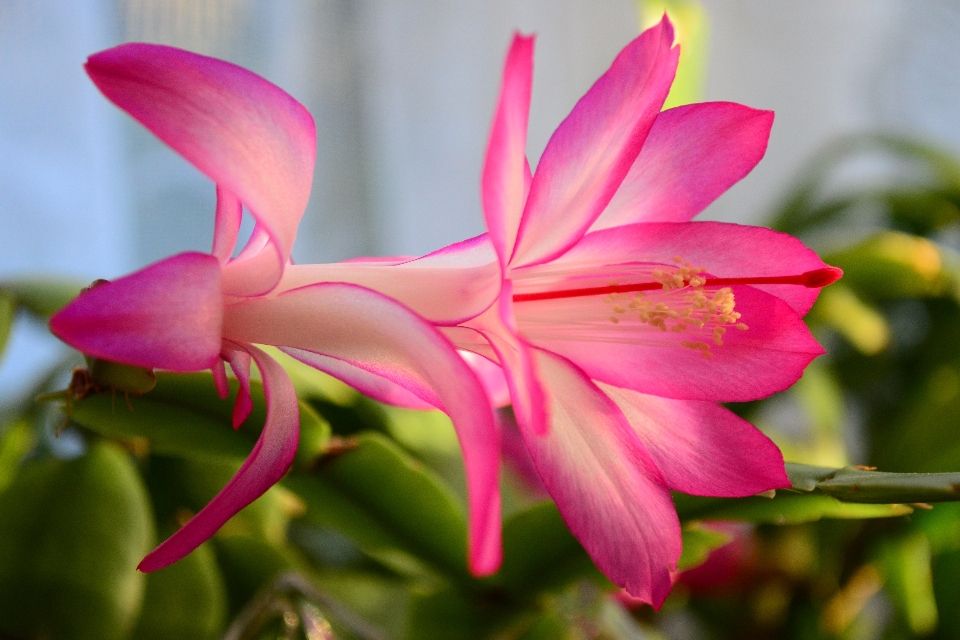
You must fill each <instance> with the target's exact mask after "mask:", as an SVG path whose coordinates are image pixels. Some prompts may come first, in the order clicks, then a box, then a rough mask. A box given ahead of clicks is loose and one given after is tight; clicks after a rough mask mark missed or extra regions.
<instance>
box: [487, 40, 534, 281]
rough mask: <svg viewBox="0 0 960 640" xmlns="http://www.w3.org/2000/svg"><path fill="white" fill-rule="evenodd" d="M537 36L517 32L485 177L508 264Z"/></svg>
mask: <svg viewBox="0 0 960 640" xmlns="http://www.w3.org/2000/svg"><path fill="white" fill-rule="evenodd" d="M533 42H534V38H533V37H532V36H530V37H524V36H521V35H520V34H519V33H517V34H515V35H514V37H513V43H512V44H511V45H510V51H509V52H508V53H507V61H506V63H505V64H504V68H503V85H502V87H501V89H500V98H499V99H498V100H497V108H496V111H495V112H494V117H493V129H492V131H491V132H490V142H489V144H488V145H487V156H486V160H485V161H484V166H483V177H482V180H481V185H482V190H481V191H482V194H483V216H484V218H485V219H486V221H487V229H488V230H489V232H490V239H491V240H492V241H493V245H494V247H496V250H497V256H498V257H499V259H500V264H501V265H503V266H506V263H507V260H509V259H510V256H511V255H512V254H513V244H514V240H515V239H516V237H517V229H518V228H519V226H520V214H522V213H523V204H524V199H525V196H526V192H525V191H526V190H525V188H524V180H525V178H526V171H527V155H526V153H527V120H528V119H529V116H530V90H531V88H532V85H533Z"/></svg>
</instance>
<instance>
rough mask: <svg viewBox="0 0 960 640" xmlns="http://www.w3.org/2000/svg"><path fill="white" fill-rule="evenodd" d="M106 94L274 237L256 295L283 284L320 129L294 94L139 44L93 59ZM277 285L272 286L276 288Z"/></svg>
mask: <svg viewBox="0 0 960 640" xmlns="http://www.w3.org/2000/svg"><path fill="white" fill-rule="evenodd" d="M86 70H87V73H88V74H89V75H90V78H91V79H92V80H93V81H94V83H95V84H96V85H97V87H98V88H99V89H100V91H102V92H103V94H104V95H105V96H106V97H107V98H108V99H110V101H112V102H113V103H114V104H116V105H117V106H118V107H120V108H121V109H123V110H124V111H126V112H127V113H129V114H130V115H131V116H133V117H134V118H136V119H137V120H138V121H139V122H140V123H141V124H143V125H144V126H145V127H147V128H148V129H150V131H152V132H153V133H154V134H155V135H156V136H157V137H158V138H160V139H161V140H163V141H164V142H166V143H167V144H168V145H170V146H171V147H172V148H173V149H174V150H175V151H176V152H177V153H179V154H180V155H182V156H183V157H184V158H186V159H187V160H188V161H189V162H190V163H191V164H193V165H194V166H196V167H197V168H198V169H200V171H202V172H203V173H205V174H206V175H207V176H209V177H210V178H211V179H212V180H213V181H214V182H216V183H217V185H218V186H219V187H222V188H224V189H225V190H227V191H229V192H230V193H232V194H234V195H236V197H237V198H239V199H240V201H241V202H243V203H244V204H246V205H247V207H248V208H249V210H250V213H251V214H252V215H253V216H254V217H255V218H256V219H257V222H258V223H259V224H261V225H262V226H263V227H264V228H265V229H266V230H267V231H268V232H269V234H270V238H271V240H272V242H273V244H275V247H276V250H275V252H274V254H273V255H271V254H268V255H271V258H273V259H272V261H271V263H270V265H269V266H270V270H269V271H267V270H264V271H263V272H262V273H263V274H264V275H263V276H262V277H261V278H260V279H259V280H257V281H256V282H254V281H248V284H250V285H251V286H254V289H253V290H247V291H234V290H232V289H230V288H229V287H228V288H226V292H227V293H229V294H231V295H244V294H245V295H254V294H259V293H265V292H266V291H268V290H269V289H270V288H271V287H272V286H273V285H274V284H275V283H276V281H277V280H279V278H280V275H281V273H282V270H283V267H284V265H285V264H286V262H287V259H288V258H289V256H290V250H291V249H292V248H293V241H294V239H295V237H296V234H297V225H298V224H299V223H300V217H301V216H302V215H303V211H304V209H305V208H306V205H307V199H308V197H309V196H310V185H311V182H312V181H313V163H314V156H315V154H316V131H315V129H314V124H313V118H312V117H311V116H310V114H309V112H308V111H307V110H306V109H305V108H304V107H303V106H302V105H301V104H300V103H298V102H297V101H296V100H294V99H293V98H292V97H291V96H290V95H289V94H287V93H286V92H285V91H283V90H282V89H280V88H279V87H277V86H276V85H273V84H271V83H270V82H267V81H266V80H264V79H263V78H261V77H259V76H258V75H256V74H254V73H251V72H250V71H247V70H246V69H243V68H241V67H238V66H236V65H234V64H231V63H229V62H224V61H222V60H217V59H215V58H208V57H206V56H201V55H197V54H195V53H190V52H187V51H183V50H180V49H175V48H173V47H166V46H162V45H153V44H142V43H130V44H124V45H120V46H119V47H114V48H113V49H108V50H106V51H102V52H100V53H97V54H94V55H92V56H90V58H89V59H88V60H87V63H86ZM271 280H272V282H271Z"/></svg>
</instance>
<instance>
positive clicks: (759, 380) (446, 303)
mask: <svg viewBox="0 0 960 640" xmlns="http://www.w3.org/2000/svg"><path fill="white" fill-rule="evenodd" d="M673 41H674V37H673V29H672V27H671V25H670V23H669V21H668V20H667V19H666V18H664V20H663V21H662V22H661V23H660V24H659V25H657V26H655V27H653V28H651V29H649V30H647V31H645V32H644V33H643V34H642V35H641V36H640V37H638V38H637V39H636V40H634V41H633V42H631V43H630V44H628V45H627V46H626V47H625V48H624V49H623V51H622V52H621V53H620V54H619V55H618V56H617V58H616V60H615V61H614V62H613V65H612V66H611V68H610V69H609V71H607V72H606V73H605V74H604V75H603V76H602V77H601V78H600V79H599V80H598V81H597V82H596V84H594V86H593V87H592V88H591V89H590V90H589V91H588V92H587V94H586V95H585V96H584V97H583V98H582V99H581V100H580V101H579V103H578V104H577V105H576V106H575V107H574V109H573V111H572V113H571V114H570V115H569V116H568V117H567V119H566V120H564V121H563V123H561V125H560V127H559V128H558V129H557V131H556V132H555V133H554V134H553V136H552V138H551V139H550V141H549V143H548V144H547V147H546V149H545V150H544V153H543V156H542V157H541V159H540V162H539V165H538V166H537V169H536V174H535V175H531V172H530V169H529V165H528V164H527V161H526V157H525V147H526V131H527V116H528V112H529V105H530V93H531V80H532V66H533V65H532V58H533V39H532V38H527V37H522V36H519V35H518V36H517V37H515V39H514V41H513V44H512V46H511V48H510V51H509V53H508V55H507V61H506V65H505V70H504V76H503V88H502V90H501V93H500V99H499V102H498V105H497V110H496V114H495V116H494V122H493V131H492V133H491V137H490V143H489V147H488V151H487V157H486V163H485V165H484V171H483V179H482V196H483V207H484V215H485V217H486V221H487V227H488V229H489V234H488V235H485V236H480V237H478V238H474V239H472V240H468V241H465V242H462V243H459V244H456V245H452V246H450V247H447V248H445V249H442V250H440V251H438V252H435V253H433V254H430V255H428V256H425V257H423V258H420V259H417V260H412V261H407V262H394V263H393V264H391V265H389V266H378V265H376V264H374V263H362V262H353V263H348V264H340V265H308V266H300V267H296V266H295V267H292V268H291V269H289V270H288V271H287V272H286V273H285V274H284V279H283V281H282V282H281V284H280V287H279V288H280V289H284V288H287V287H295V286H299V285H300V284H301V283H302V282H305V281H308V280H310V279H313V278H317V277H320V276H321V275H322V276H323V277H326V278H329V279H335V280H342V281H349V282H355V283H359V284H364V285H365V286H369V287H372V288H375V289H377V290H379V291H381V292H383V293H385V294H387V295H390V296H392V297H394V298H396V299H398V300H401V301H403V302H404V303H405V304H407V305H409V306H410V307H411V308H412V309H414V310H416V311H417V312H418V313H420V314H421V315H423V316H424V317H426V318H429V319H430V320H432V321H433V322H434V323H435V324H437V325H438V326H440V327H441V328H442V330H443V332H444V333H445V334H446V335H447V336H448V337H450V339H451V340H452V341H453V342H454V343H455V344H456V345H457V346H458V347H459V348H461V349H464V350H468V351H472V352H474V353H476V354H480V355H482V356H485V357H486V358H488V359H489V360H490V361H492V362H497V363H498V364H499V365H500V366H501V367H502V368H503V370H504V372H505V374H506V379H507V383H508V385H509V388H510V395H511V398H512V400H513V407H514V411H515V413H516V415H517V419H518V423H519V426H520V429H521V432H522V434H523V438H524V442H525V443H526V447H527V450H528V452H529V453H530V456H531V457H532V459H533V461H534V463H535V465H536V467H537V470H538V472H539V474H540V476H541V478H542V480H543V484H544V486H545V487H546V489H547V491H548V492H549V493H550V495H551V496H552V497H553V499H554V500H555V501H556V503H557V506H558V508H559V509H560V512H561V514H562V515H563V517H564V519H565V521H566V523H567V525H568V526H569V527H570V529H571V531H572V532H573V533H574V534H575V535H576V536H577V537H578V538H579V540H580V541H581V543H582V544H583V545H584V547H585V549H586V550H587V551H588V552H589V553H590V555H591V556H592V558H593V559H594V561H595V562H596V563H597V566H598V567H599V568H600V569H601V570H603V572H604V573H605V574H606V575H607V576H608V577H609V578H610V579H611V580H613V582H615V583H616V584H617V585H619V586H622V587H625V588H626V589H627V591H629V593H630V594H632V595H633V596H635V597H638V598H641V599H642V600H643V601H645V602H650V603H652V604H654V605H655V606H659V605H660V604H661V603H662V602H663V600H664V598H666V595H667V593H668V592H669V590H670V586H671V583H672V577H673V574H674V573H675V568H676V563H677V560H678V559H679V556H680V546H681V536H680V526H679V522H678V520H677V514H676V511H675V509H674V507H673V503H672V501H671V497H670V491H671V490H677V491H682V492H686V493H691V494H696V495H707V496H727V497H734V496H747V495H752V494H756V493H759V492H762V491H766V490H769V489H776V488H781V487H787V486H789V485H790V483H789V481H788V479H787V476H786V473H785V471H784V465H783V458H782V456H781V454H780V451H779V450H778V449H777V447H776V446H775V445H774V444H773V443H772V442H771V441H770V440H769V439H767V438H766V437H765V436H764V435H763V434H761V433H760V432H759V431H757V430H756V429H755V428H754V427H753V426H752V425H750V424H749V423H747V422H746V421H744V420H742V419H740V418H738V417H737V416H736V415H734V414H733V413H732V412H730V411H728V410H727V409H725V408H723V407H721V406H719V405H717V404H716V402H717V401H744V400H753V399H757V398H761V397H764V396H767V395H769V394H771V393H774V392H776V391H781V390H783V389H785V388H787V387H788V386H790V385H791V384H792V383H793V382H795V381H796V380H797V379H798V378H799V377H800V375H801V373H802V372H803V369H804V367H805V366H806V365H807V364H809V362H810V361H811V360H812V359H813V358H815V357H816V356H817V355H819V354H821V353H823V350H822V348H821V347H820V345H819V344H817V342H816V341H815V340H814V339H813V337H812V336H811V335H810V332H809V331H808V330H807V328H806V326H805V325H804V323H803V321H802V320H801V315H802V314H804V313H806V312H807V310H809V308H810V306H811V305H812V304H813V302H814V300H815V299H816V296H817V293H818V292H819V288H820V287H822V286H825V285H827V284H829V283H830V282H832V281H834V280H835V279H836V278H838V277H839V275H840V271H839V270H838V269H834V268H832V267H828V266H827V265H825V264H824V263H823V262H822V261H821V260H820V259H819V258H818V257H817V256H816V254H814V253H813V252H812V251H810V250H809V249H807V248H806V247H804V246H803V245H802V244H801V243H800V242H799V241H798V240H797V239H795V238H792V237H790V236H787V235H785V234H781V233H777V232H774V231H771V230H769V229H763V228H757V227H746V226H741V225H734V224H723V223H717V222H690V219H691V218H693V216H695V215H696V214H697V213H699V212H700V211H701V210H703V208H704V207H706V206H707V205H708V204H709V203H710V202H711V201H713V200H714V199H715V198H716V197H717V196H719V195H720V194H721V193H723V192H724V191H725V190H726V189H728V188H729V187H730V186H731V185H732V184H734V183H735V182H737V181H738V180H739V179H740V178H742V177H743V176H744V175H746V174H747V173H748V172H749V171H750V170H751V169H752V168H753V166H754V165H755V164H756V163H757V162H758V161H759V160H760V158H761V157H762V156H763V154H764V151H765V150H766V145H767V139H768V137H769V133H770V127H771V125H772V122H773V114H772V113H771V112H768V111H758V110H755V109H751V108H748V107H744V106H742V105H737V104H731V103H704V104H695V105H689V106H684V107H678V108H675V109H670V110H668V111H665V112H662V113H661V112H660V108H661V106H662V104H663V101H664V99H665V98H666V95H667V92H668V90H669V88H670V84H671V82H672V80H673V76H674V73H675V71H676V65H677V59H678V55H679V50H678V48H677V47H675V46H673Z"/></svg>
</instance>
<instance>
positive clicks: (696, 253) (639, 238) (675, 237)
mask: <svg viewBox="0 0 960 640" xmlns="http://www.w3.org/2000/svg"><path fill="white" fill-rule="evenodd" d="M674 256H677V257H680V258H682V259H683V260H685V261H688V262H690V263H692V264H694V265H696V266H698V267H700V266H702V267H704V268H705V269H706V271H707V272H708V273H710V274H711V275H712V276H715V277H719V278H750V277H768V276H794V275H801V274H803V273H806V272H807V271H814V270H816V269H822V268H824V267H826V266H827V265H826V264H824V262H823V260H821V259H820V257H819V256H818V255H817V254H816V253H814V252H813V251H812V250H810V249H808V248H807V247H806V246H804V244H803V243H802V242H800V240H798V239H796V238H794V237H793V236H790V235H787V234H785V233H780V232H779V231H774V230H772V229H766V228H764V227H749V226H745V225H739V224H731V223H727V222H680V223H671V222H663V223H641V224H631V225H626V226H622V227H615V228H611V229H604V230H603V231H596V232H592V233H588V234H587V235H586V236H584V237H583V239H582V240H581V241H580V242H578V243H577V245H576V246H575V247H573V248H572V249H570V251H568V252H567V253H566V254H564V255H563V256H560V257H559V258H557V259H556V260H554V261H553V262H552V263H551V264H550V265H549V266H550V269H551V270H553V271H554V272H556V273H575V274H577V275H578V276H579V277H580V278H581V279H582V278H583V277H584V276H587V275H589V274H590V272H591V271H594V270H596V271H598V272H599V273H600V277H602V278H603V279H605V280H607V281H609V280H610V279H611V278H612V279H615V280H619V281H620V282H625V281H628V279H629V277H630V271H629V269H630V266H631V265H637V266H638V267H639V268H640V269H641V270H642V269H646V271H647V272H649V267H648V266H647V265H650V264H653V265H657V266H661V265H665V266H666V267H667V268H675V267H676V266H677V265H676V263H675V261H674ZM537 270H540V271H543V270H544V268H543V267H535V268H533V269H529V270H519V271H516V272H515V273H514V274H513V277H514V279H515V280H516V281H517V282H518V283H523V282H524V281H525V280H526V279H531V281H532V279H534V278H536V277H537V276H538V271H537ZM561 285H562V283H559V282H554V283H551V286H553V287H556V288H563V287H562V286H561ZM518 286H520V285H518ZM524 286H525V287H526V285H524ZM540 286H543V285H540ZM752 286H754V287H755V288H757V289H760V290H761V291H766V292H767V293H769V294H772V295H774V296H776V297H778V298H780V299H781V300H783V301H784V302H786V303H787V304H789V305H790V306H791V307H792V308H793V309H794V310H795V311H796V312H797V313H799V314H801V315H803V314H804V313H806V312H807V311H809V309H810V307H811V306H812V305H813V303H814V302H815V301H816V299H817V295H818V294H819V293H820V289H819V288H807V287H805V286H802V285H792V284H758V285H752Z"/></svg>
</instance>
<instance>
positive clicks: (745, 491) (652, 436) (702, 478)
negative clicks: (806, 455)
mask: <svg viewBox="0 0 960 640" xmlns="http://www.w3.org/2000/svg"><path fill="white" fill-rule="evenodd" d="M597 386H598V387H599V388H600V389H601V390H602V391H603V392H604V393H605V394H606V395H607V397H609V398H610V399H611V400H613V401H614V402H615V403H616V404H617V406H618V407H620V411H622V412H623V415H624V416H625V417H626V418H627V422H629V423H630V426H631V427H632V428H633V431H634V433H636V434H637V437H639V438H640V441H641V442H642V443H643V446H644V448H645V449H646V450H647V451H648V452H649V453H650V456H651V457H652V458H653V459H654V461H655V462H656V463H657V468H658V469H660V473H661V474H663V477H664V479H665V480H666V482H667V486H668V487H669V488H670V489H671V490H672V491H682V492H683V493H689V494H691V495H698V496H716V497H721V498H739V497H743V496H752V495H755V494H757V493H761V492H763V491H769V490H770V489H785V488H788V487H789V486H790V479H789V478H788V477H787V473H786V471H785V470H784V466H783V455H782V454H781V453H780V450H779V449H778V448H777V445H775V444H773V442H772V441H771V440H770V438H768V437H767V436H765V435H763V434H762V433H760V430H759V429H757V428H756V427H754V426H753V425H752V424H750V423H749V422H747V421H746V420H744V419H743V418H741V417H739V416H737V415H736V414H735V413H733V412H732V411H730V410H729V409H726V408H724V407H721V406H720V405H718V404H716V403H713V402H696V401H689V400H669V399H667V398H660V397H657V396H650V395H646V394H643V393H637V392H636V391H630V390H629V389H619V388H617V387H611V386H610V385H605V384H602V383H598V384H597Z"/></svg>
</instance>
